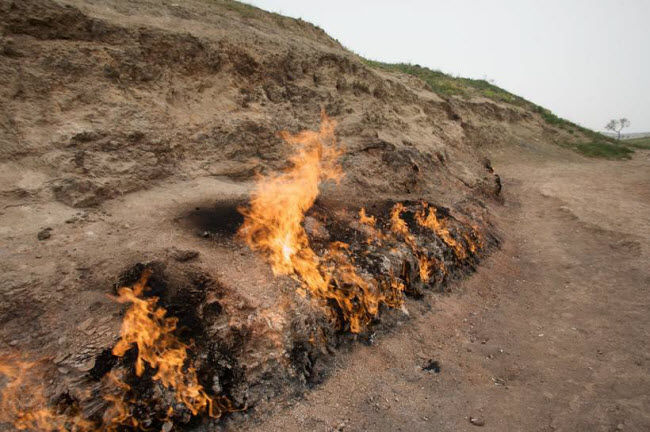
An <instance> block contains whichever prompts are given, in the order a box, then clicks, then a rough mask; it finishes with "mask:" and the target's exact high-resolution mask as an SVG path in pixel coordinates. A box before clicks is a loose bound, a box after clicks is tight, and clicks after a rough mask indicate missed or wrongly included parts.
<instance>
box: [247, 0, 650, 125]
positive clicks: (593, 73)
mask: <svg viewBox="0 0 650 432" xmlns="http://www.w3.org/2000/svg"><path fill="white" fill-rule="evenodd" d="M248 3H250V4H254V5H256V6H258V7H260V8H262V9H266V10H270V11H273V12H279V13H281V14H283V15H288V16H292V17H296V18H298V17H299V18H302V19H304V20H307V21H310V22H312V23H314V24H317V25H318V26H320V27H322V28H323V29H325V31H326V32H327V33H328V34H329V35H330V36H333V37H334V38H336V39H338V40H339V41H340V42H341V43H342V44H343V45H344V46H346V47H347V48H349V49H351V50H353V51H355V52H357V53H358V54H361V55H362V56H364V57H367V58H370V59H373V60H381V61H387V62H411V63H417V64H420V65H423V66H428V67H430V68H432V69H439V70H441V71H443V72H446V73H451V74H454V75H459V76H464V77H470V78H489V79H492V80H494V81H495V84H497V85H498V86H500V87H503V88H505V89H506V90H509V91H511V92H513V93H516V94H518V95H521V96H523V97H525V98H526V99H529V100H531V101H533V102H535V103H537V104H539V105H542V106H544V107H546V108H549V109H551V110H552V111H554V112H555V113H556V114H558V115H560V116H561V117H565V118H568V119H570V120H572V121H574V122H577V123H580V124H582V125H584V126H587V127H590V128H593V129H603V127H604V125H605V123H607V121H608V120H609V119H610V118H614V117H616V118H618V117H622V116H624V117H627V118H628V119H629V120H630V121H631V122H632V126H631V128H629V129H626V130H625V131H626V132H635V131H636V132H645V131H650V0H618V1H614V0H565V1H556V0H491V1H487V0H486V1H480V0H461V1H456V0H454V1H452V0H444V1H438V0H433V1H425V0H396V1H387V0H345V1H342V0H327V1H313V0H249V1H248Z"/></svg>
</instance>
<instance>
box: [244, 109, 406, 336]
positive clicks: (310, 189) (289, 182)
mask: <svg viewBox="0 0 650 432" xmlns="http://www.w3.org/2000/svg"><path fill="white" fill-rule="evenodd" d="M335 126H336V124H335V122H334V121H333V120H331V119H330V118H329V117H327V115H325V113H322V115H321V126H320V130H319V131H318V132H315V131H304V132H300V133H298V134H296V135H292V134H289V133H287V132H283V133H281V136H282V137H283V139H284V140H285V141H286V142H287V143H288V144H290V145H292V146H297V149H296V152H295V153H294V155H293V156H292V157H291V158H290V160H289V161H290V166H289V168H287V169H286V170H285V171H283V172H282V173H279V174H272V175H269V176H267V177H262V178H260V179H258V182H257V185H256V188H255V190H254V191H253V193H252V195H251V200H250V204H249V206H248V207H246V208H241V209H240V211H241V213H242V214H243V215H244V223H243V224H242V226H241V228H240V230H239V235H240V237H241V238H242V239H243V240H244V241H245V242H246V243H247V244H248V245H249V246H250V247H251V249H253V250H256V251H259V252H261V253H262V254H263V256H264V257H265V258H266V259H267V260H268V261H269V263H270V264H271V268H272V270H273V273H274V274H275V275H290V276H292V277H294V278H296V279H297V280H298V281H300V282H301V284H302V286H303V287H304V288H306V289H307V291H309V292H310V293H311V295H312V296H313V297H314V298H316V299H320V300H322V301H323V302H328V301H333V302H334V303H335V304H336V305H337V306H338V308H339V310H340V312H341V314H342V315H343V318H344V320H345V321H346V322H347V323H348V325H349V326H350V331H352V332H354V333H357V332H359V331H361V329H362V327H363V326H364V325H365V324H366V323H368V322H369V321H370V320H371V319H372V317H374V316H375V315H376V314H377V313H378V311H379V305H380V304H382V303H383V304H387V305H388V306H393V307H395V306H399V305H401V302H402V296H401V291H400V290H403V286H401V285H400V284H397V283H393V284H385V283H380V282H378V281H377V280H375V279H374V278H372V277H370V276H368V275H365V276H364V275H361V274H360V273H359V272H358V271H357V269H356V267H355V265H354V262H353V260H352V258H351V257H350V254H349V250H348V245H347V244H345V243H342V242H334V243H332V244H331V245H330V247H329V248H328V250H327V252H326V253H325V254H324V255H323V256H322V257H319V256H318V255H317V254H316V253H315V252H314V250H313V249H312V248H311V246H310V244H309V239H308V237H307V233H306V231H305V229H304V227H303V225H302V223H303V220H304V217H305V213H306V212H307V211H308V210H309V209H310V208H311V206H312V205H313V204H314V202H315V201H316V198H317V196H318V192H319V189H318V188H319V185H320V184H321V183H322V182H324V181H327V180H334V181H337V182H338V181H339V180H340V179H341V178H342V177H343V171H342V170H341V167H340V165H339V164H338V157H339V156H340V155H341V154H342V150H341V148H340V147H338V146H337V142H336V138H335V136H334V128H335ZM362 219H363V218H362ZM371 220H372V219H369V218H367V219H364V220H363V221H362V222H365V223H368V222H371Z"/></svg>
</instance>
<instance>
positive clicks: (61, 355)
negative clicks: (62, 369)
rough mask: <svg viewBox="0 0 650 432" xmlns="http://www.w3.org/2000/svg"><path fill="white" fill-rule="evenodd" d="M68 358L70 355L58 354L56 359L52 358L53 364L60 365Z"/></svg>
mask: <svg viewBox="0 0 650 432" xmlns="http://www.w3.org/2000/svg"><path fill="white" fill-rule="evenodd" d="M69 356H70V354H68V353H66V352H60V353H59V354H57V356H56V357H54V363H56V364H59V363H62V362H63V360H65V359H67V358H68V357H69Z"/></svg>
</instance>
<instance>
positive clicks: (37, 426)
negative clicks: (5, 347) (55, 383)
mask: <svg viewBox="0 0 650 432" xmlns="http://www.w3.org/2000/svg"><path fill="white" fill-rule="evenodd" d="M43 370H44V365H43V362H41V361H27V360H22V359H19V358H17V357H16V356H9V357H4V358H2V359H0V375H2V376H4V378H5V380H6V382H5V385H4V388H3V389H2V393H1V394H0V398H1V399H0V422H1V423H9V424H12V425H13V426H14V427H15V428H16V429H17V430H30V431H60V432H64V431H89V430H92V429H93V428H92V423H91V422H89V421H88V420H86V419H84V418H83V417H82V416H81V415H80V413H79V412H78V411H73V412H66V413H62V412H58V411H57V410H56V409H55V408H54V407H52V406H50V405H49V403H48V401H47V398H46V397H45V388H44V386H43V384H42V383H43V382H44V373H43Z"/></svg>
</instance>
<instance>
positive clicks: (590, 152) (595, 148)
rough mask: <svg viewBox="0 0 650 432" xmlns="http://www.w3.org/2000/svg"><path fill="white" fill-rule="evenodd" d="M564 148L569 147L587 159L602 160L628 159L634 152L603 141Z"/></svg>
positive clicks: (569, 145)
mask: <svg viewBox="0 0 650 432" xmlns="http://www.w3.org/2000/svg"><path fill="white" fill-rule="evenodd" d="M565 147H569V148H571V149H573V150H575V151H577V152H578V153H581V154H583V155H585V156H588V157H597V158H604V159H630V158H631V157H632V154H633V153H634V150H633V149H631V148H629V147H627V146H626V145H623V144H617V143H611V142H604V141H592V142H585V143H577V144H567V145H565Z"/></svg>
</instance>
